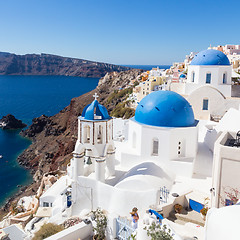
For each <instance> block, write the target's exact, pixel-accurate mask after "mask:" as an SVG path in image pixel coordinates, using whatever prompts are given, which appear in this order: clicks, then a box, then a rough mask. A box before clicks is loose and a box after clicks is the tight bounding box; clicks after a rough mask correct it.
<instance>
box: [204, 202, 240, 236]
mask: <svg viewBox="0 0 240 240" xmlns="http://www.w3.org/2000/svg"><path fill="white" fill-rule="evenodd" d="M239 216H240V206H239V205H233V206H227V207H222V208H212V209H210V210H209V211H208V214H207V221H206V224H205V226H206V230H205V240H213V239H217V240H226V239H228V240H235V239H240V223H239Z"/></svg>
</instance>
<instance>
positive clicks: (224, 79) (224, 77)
mask: <svg viewBox="0 0 240 240" xmlns="http://www.w3.org/2000/svg"><path fill="white" fill-rule="evenodd" d="M226 80H227V79H226V73H224V74H223V84H225V83H226Z"/></svg>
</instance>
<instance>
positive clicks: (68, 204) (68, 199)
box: [67, 195, 72, 207]
mask: <svg viewBox="0 0 240 240" xmlns="http://www.w3.org/2000/svg"><path fill="white" fill-rule="evenodd" d="M71 205H72V196H71V195H69V196H67V207H70V206H71Z"/></svg>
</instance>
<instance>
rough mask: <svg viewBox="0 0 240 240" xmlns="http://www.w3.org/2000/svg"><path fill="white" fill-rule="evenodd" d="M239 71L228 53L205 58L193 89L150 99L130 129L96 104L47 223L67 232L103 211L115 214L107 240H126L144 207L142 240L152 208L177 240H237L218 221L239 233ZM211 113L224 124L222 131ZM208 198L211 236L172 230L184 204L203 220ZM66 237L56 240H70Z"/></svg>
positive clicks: (175, 87)
mask: <svg viewBox="0 0 240 240" xmlns="http://www.w3.org/2000/svg"><path fill="white" fill-rule="evenodd" d="M231 72H232V69H231V65H230V63H229V60H228V59H227V57H226V56H225V54H223V53H222V52H220V51H217V50H212V49H210V50H206V51H203V52H200V53H198V54H197V55H196V56H195V57H194V59H193V60H192V63H191V65H190V66H189V68H188V77H187V81H186V82H184V83H183V82H182V83H172V84H171V85H170V90H172V91H166V90H164V91H161V90H160V91H154V92H152V93H150V94H148V95H147V96H146V97H144V98H143V99H142V100H141V101H140V103H139V104H138V106H137V108H136V111H135V116H134V117H133V118H131V119H129V120H124V119H113V118H111V117H110V116H109V114H108V111H107V109H106V108H105V107H104V106H102V105H101V104H99V102H98V101H97V95H94V97H95V100H94V101H93V102H92V103H91V104H89V105H87V106H86V107H85V109H84V110H83V112H82V115H81V116H80V117H79V118H78V139H77V142H76V146H75V150H74V153H73V158H72V159H71V162H70V164H69V165H68V168H67V175H66V176H64V177H62V178H60V179H59V180H58V181H57V182H56V183H55V184H54V185H53V186H52V187H50V188H49V189H48V190H47V191H46V192H45V193H44V194H43V195H42V196H41V197H40V207H47V208H51V214H50V215H49V216H48V221H51V222H55V223H62V222H63V221H64V220H66V218H69V217H71V216H81V217H82V216H84V215H85V214H86V213H88V212H90V211H91V210H94V209H96V208H98V207H100V208H102V209H104V210H106V211H107V213H108V220H109V221H108V225H109V226H108V232H107V238H108V239H114V238H117V237H119V238H120V239H124V238H123V237H122V235H121V231H122V229H124V228H117V227H116V226H117V224H120V223H119V222H118V217H119V216H122V217H127V216H129V212H130V211H131V209H132V208H133V207H137V208H138V209H139V215H140V220H139V226H138V230H137V239H140V240H141V239H148V237H147V235H146V231H144V230H143V228H144V226H145V224H147V223H148V222H149V220H148V221H147V220H146V217H144V215H145V212H146V210H148V209H152V210H154V211H156V212H158V213H160V214H161V215H163V216H164V218H165V219H164V220H163V222H164V223H165V224H166V225H167V226H168V228H170V229H171V231H172V232H173V233H174V236H173V237H174V239H179V240H180V239H206V240H212V239H218V240H221V239H238V235H237V236H234V235H233V236H231V237H230V238H225V237H226V234H225V232H226V231H228V230H227V229H226V228H225V227H224V226H223V227H221V226H222V225H221V224H223V223H219V222H216V219H219V218H222V219H224V218H225V216H228V222H229V226H228V227H229V229H232V228H234V229H235V228H236V221H235V220H234V219H235V218H236V217H235V215H234V214H233V212H238V211H239V208H240V206H238V205H234V206H230V207H229V206H228V207H223V206H224V205H231V204H235V203H236V202H237V200H238V199H237V198H238V196H237V197H236V199H235V200H236V201H233V200H232V199H231V197H230V196H231V194H232V193H233V192H232V191H235V190H237V189H239V190H240V175H239V171H240V154H239V153H240V148H238V147H240V134H239V133H238V131H239V130H240V110H239V103H240V102H239V101H238V99H234V100H233V99H231V87H232V85H231ZM180 94H181V95H184V96H185V98H184V97H183V96H181V95H180ZM234 104H235V105H234ZM237 105H238V108H237V107H236V106H237ZM232 107H235V108H232ZM210 114H212V115H214V114H215V115H221V116H223V117H222V119H221V120H220V121H219V122H213V121H209V118H207V117H206V115H208V117H209V115H210ZM69 196H71V201H70V203H69V199H70V198H69ZM206 199H210V201H209V205H208V207H209V208H211V209H210V210H209V214H207V220H206V223H205V228H202V227H200V226H199V225H198V224H195V225H194V224H193V223H192V225H189V224H188V223H186V224H185V225H179V224H178V223H177V222H173V221H171V216H172V213H173V212H174V205H175V204H177V203H178V204H181V205H182V206H183V207H184V208H186V209H188V210H191V211H195V212H196V213H197V214H199V215H200V213H199V212H200V210H201V209H202V208H203V207H204V206H205V204H206V202H205V200H206ZM219 207H223V208H220V209H218V208H219ZM233 208H235V209H236V210H235V211H234V210H232V209H233ZM222 209H224V210H222ZM228 209H229V211H228ZM231 214H232V215H231ZM229 216H233V217H232V219H231V217H229ZM149 218H151V216H149ZM167 218H168V219H167ZM193 222H194V221H193ZM195 222H196V221H195ZM125 229H126V228H125ZM127 229H129V228H127ZM232 232H233V233H234V231H232ZM187 233H188V235H187ZM62 234H63V233H62ZM59 236H60V237H58V238H57V237H56V236H55V238H52V239H68V238H67V235H64V234H63V235H61V233H60V235H59ZM61 236H62V238H61ZM63 236H64V237H65V238H64V237H63ZM204 236H205V237H204ZM214 236H216V238H215V237H214ZM194 237H195V238H194Z"/></svg>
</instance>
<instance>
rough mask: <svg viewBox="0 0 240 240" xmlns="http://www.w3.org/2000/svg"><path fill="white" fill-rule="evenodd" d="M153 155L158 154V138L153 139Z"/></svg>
mask: <svg viewBox="0 0 240 240" xmlns="http://www.w3.org/2000/svg"><path fill="white" fill-rule="evenodd" d="M152 154H153V155H158V139H154V140H153V151H152Z"/></svg>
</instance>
